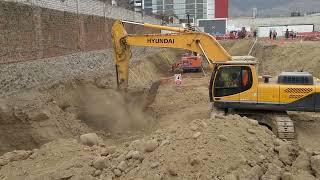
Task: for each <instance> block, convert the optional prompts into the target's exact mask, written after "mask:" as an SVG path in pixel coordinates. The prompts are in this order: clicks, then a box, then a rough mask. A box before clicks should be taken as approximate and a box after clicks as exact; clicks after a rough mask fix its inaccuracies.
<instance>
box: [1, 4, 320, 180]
mask: <svg viewBox="0 0 320 180" xmlns="http://www.w3.org/2000/svg"><path fill="white" fill-rule="evenodd" d="M93 1H94V0H92V2H93ZM30 2H32V3H30ZM30 2H29V1H20V2H19V1H15V2H13V1H0V74H1V76H0V87H1V88H0V144H1V145H0V179H4V180H20V179H21V180H43V179H45V180H46V179H48V180H51V179H52V180H60V179H61V180H66V179H70V180H80V179H81V180H113V179H116V180H117V179H119V180H120V179H121V180H127V179H128V180H144V179H146V180H171V179H179V180H189V179H190V180H195V179H199V180H318V179H320V141H319V139H320V113H319V112H320V80H319V79H318V78H320V41H319V38H318V34H317V32H312V33H311V35H310V32H308V33H302V35H301V36H300V37H298V38H295V39H294V38H292V39H290V38H287V39H286V38H285V37H278V39H271V38H270V39H269V38H268V37H253V36H249V35H247V36H245V37H243V38H230V37H229V35H228V38H226V37H227V35H226V36H224V37H223V38H221V39H220V40H216V39H219V38H215V37H213V36H211V35H210V34H208V33H204V32H198V31H195V30H194V29H192V28H191V29H190V28H189V29H188V28H182V27H177V26H175V27H173V26H167V25H160V24H161V21H160V20H159V19H157V18H155V17H151V16H145V17H143V16H141V14H139V13H136V12H133V11H130V10H126V9H122V8H119V7H113V6H111V5H110V7H109V5H106V4H102V5H101V4H99V3H100V2H99V3H97V6H99V7H101V6H103V9H101V10H100V9H98V8H96V6H91V4H90V3H92V2H91V1H87V2H86V4H77V6H73V5H74V4H72V3H70V4H68V3H67V2H60V1H59V2H58V1H57V2H55V1H43V2H42V1H41V2H42V3H39V2H38V1H30ZM60 3H61V4H60ZM85 7H86V8H85ZM88 7H90V8H88ZM88 9H90V10H88ZM319 17H320V16H319ZM312 18H314V17H312ZM310 21H311V20H310ZM234 22H235V20H234ZM239 22H240V21H239ZM241 23H243V21H241ZM235 24H236V23H235ZM247 25H248V26H250V24H249V23H248V24H247ZM270 25H271V24H270ZM239 26H242V24H241V25H239ZM257 26H259V25H257ZM257 26H255V27H252V29H254V28H258V27H257ZM261 27H262V26H261ZM317 28H319V27H318V26H317V25H316V24H315V29H317ZM162 31H166V32H167V31H172V32H173V33H170V34H164V33H161V32H162ZM146 34H147V35H146ZM190 52H191V53H190ZM195 54H196V55H195ZM186 62H187V63H189V62H190V67H189V64H187V65H186ZM191 62H192V63H195V62H196V65H194V66H192V67H191V64H192V63H191ZM186 66H187V67H186ZM229 72H231V74H230V73H229ZM228 73H229V74H228ZM234 74H235V75H237V77H238V80H237V81H233V80H234V79H235V78H236V77H235V75H234ZM229 75H230V78H232V82H231V80H230V79H229V77H228V76H229ZM239 78H240V79H239ZM229 81H230V82H229ZM232 83H234V84H232ZM234 86H235V87H234ZM238 86H239V87H238Z"/></svg>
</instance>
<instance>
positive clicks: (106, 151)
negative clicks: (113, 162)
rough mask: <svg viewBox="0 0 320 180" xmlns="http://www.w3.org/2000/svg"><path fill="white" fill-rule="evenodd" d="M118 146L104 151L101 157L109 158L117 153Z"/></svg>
mask: <svg viewBox="0 0 320 180" xmlns="http://www.w3.org/2000/svg"><path fill="white" fill-rule="evenodd" d="M116 149H117V147H116V146H109V147H106V148H103V149H102V152H101V156H108V155H110V154H113V153H115V152H116Z"/></svg>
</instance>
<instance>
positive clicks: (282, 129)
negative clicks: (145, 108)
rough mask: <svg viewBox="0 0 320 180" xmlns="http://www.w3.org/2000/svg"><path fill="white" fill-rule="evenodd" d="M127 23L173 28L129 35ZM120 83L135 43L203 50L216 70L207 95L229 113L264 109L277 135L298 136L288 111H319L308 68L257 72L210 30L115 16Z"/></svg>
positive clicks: (318, 90) (319, 96)
mask: <svg viewBox="0 0 320 180" xmlns="http://www.w3.org/2000/svg"><path fill="white" fill-rule="evenodd" d="M124 23H129V24H135V25H141V26H144V27H146V28H153V29H158V30H166V31H172V32H173V33H171V34H142V35H135V34H127V32H126V30H125V28H124ZM112 39H113V43H114V54H115V60H114V62H115V65H116V76H117V83H118V87H119V88H126V87H127V86H128V71H129V59H130V58H131V50H130V47H131V46H147V47H164V48H179V49H186V50H190V51H193V52H197V53H199V54H202V55H203V56H204V57H205V59H206V61H207V62H208V64H209V67H210V69H212V75H211V80H210V88H209V97H210V101H211V102H213V107H215V108H218V109H222V110H224V111H225V112H227V111H228V110H231V109H232V110H235V111H237V113H239V114H245V115H250V114H254V115H257V114H260V115H261V116H262V117H261V118H258V120H259V122H260V123H262V124H265V125H267V126H268V127H270V128H271V129H272V131H274V133H276V134H277V135H278V137H279V138H283V139H291V138H294V137H295V134H294V124H293V122H292V121H291V119H290V118H289V116H288V115H287V111H307V112H320V86H317V85H316V84H317V83H319V80H318V79H317V78H315V77H313V76H312V75H311V74H309V73H307V72H283V73H281V74H280V75H279V76H278V77H277V78H272V77H271V76H263V77H259V76H258V73H257V70H256V64H257V62H256V61H253V60H252V58H253V57H246V56H244V57H231V56H230V55H229V54H228V52H227V51H226V50H225V49H224V48H223V47H222V46H221V45H220V44H219V43H218V42H217V41H216V39H215V38H214V37H212V36H210V35H209V34H206V33H203V32H196V31H192V30H188V29H184V28H178V27H168V26H160V25H154V24H148V23H137V22H130V21H121V20H116V21H115V22H114V25H113V27H112Z"/></svg>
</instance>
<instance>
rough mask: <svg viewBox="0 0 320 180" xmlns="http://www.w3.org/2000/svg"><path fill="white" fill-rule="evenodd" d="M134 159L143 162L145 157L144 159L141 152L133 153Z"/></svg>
mask: <svg viewBox="0 0 320 180" xmlns="http://www.w3.org/2000/svg"><path fill="white" fill-rule="evenodd" d="M132 159H139V160H142V159H143V157H142V154H141V153H140V152H139V151H133V152H132Z"/></svg>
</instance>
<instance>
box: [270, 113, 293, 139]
mask: <svg viewBox="0 0 320 180" xmlns="http://www.w3.org/2000/svg"><path fill="white" fill-rule="evenodd" d="M265 118H268V119H270V121H271V123H272V125H273V127H272V131H273V133H275V134H276V135H277V136H278V137H279V138H280V139H294V138H295V128H294V123H293V121H292V120H291V118H290V117H289V115H288V114H287V112H282V113H269V114H266V117H265Z"/></svg>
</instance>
